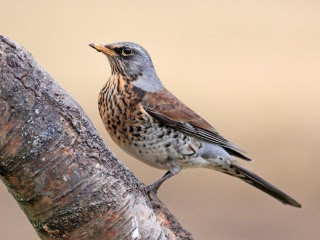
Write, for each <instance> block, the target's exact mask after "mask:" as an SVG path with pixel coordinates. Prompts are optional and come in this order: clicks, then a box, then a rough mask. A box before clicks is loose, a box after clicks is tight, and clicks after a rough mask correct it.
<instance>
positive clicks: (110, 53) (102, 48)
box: [89, 43, 118, 57]
mask: <svg viewBox="0 0 320 240" xmlns="http://www.w3.org/2000/svg"><path fill="white" fill-rule="evenodd" d="M89 46H90V47H92V48H94V49H96V50H97V51H98V52H102V53H104V54H106V55H107V56H111V57H112V56H117V55H118V54H117V53H116V52H115V51H113V50H112V49H110V48H107V47H106V46H104V45H100V44H94V43H90V44H89Z"/></svg>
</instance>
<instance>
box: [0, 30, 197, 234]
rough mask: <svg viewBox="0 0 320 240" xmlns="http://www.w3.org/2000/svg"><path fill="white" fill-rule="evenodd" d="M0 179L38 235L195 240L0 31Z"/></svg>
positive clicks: (74, 105) (71, 102) (58, 89)
mask: <svg viewBox="0 0 320 240" xmlns="http://www.w3.org/2000/svg"><path fill="white" fill-rule="evenodd" d="M0 177H1V179H2V180H3V182H4V183H5V184H6V186H7V188H8V190H9V191H10V192H11V194H12V195H13V196H14V197H15V199H16V200H17V201H18V203H19V205H20V207H21V208H22V210H23V211H24V212H25V214H26V215H27V217H28V219H29V220H30V222H31V223H32V225H33V227H34V228H35V230H36V231H37V233H38V235H39V237H40V238H41V239H97V240H99V239H193V238H192V236H191V234H190V233H188V232H187V231H186V230H184V229H183V228H182V227H181V226H180V224H179V223H178V221H177V220H176V219H175V217H174V216H173V215H172V214H171V213H170V212H169V211H168V209H167V208H166V207H165V206H164V205H163V204H162V203H161V201H160V200H159V199H158V198H157V197H156V196H148V195H147V194H146V193H145V191H144V188H145V186H144V185H143V184H142V183H140V182H139V181H138V180H137V178H136V177H135V176H134V175H133V174H132V173H131V172H130V170H128V169H127V168H126V167H124V166H123V164H122V163H121V162H119V161H118V159H117V158H116V157H115V156H114V155H113V154H112V153H111V152H110V150H109V149H108V147H107V146H106V145H105V143H104V142H103V140H102V139H101V137H100V136H99V134H98V133H97V131H96V129H95V128H94V127H93V125H92V123H91V122H90V120H89V119H88V117H87V116H86V114H85V113H84V112H83V110H82V109H81V107H80V106H79V105H78V104H77V103H76V102H75V101H74V100H73V99H72V98H71V97H70V96H69V95H68V94H67V93H66V92H65V91H64V90H63V89H62V88H61V87H60V86H59V85H58V84H57V83H56V82H55V81H54V80H53V79H52V78H51V77H50V76H49V74H48V73H46V72H45V71H44V70H43V69H42V68H41V67H40V66H39V65H38V64H37V63H36V62H35V60H34V59H33V57H32V56H31V54H30V53H28V52H27V51H26V50H24V49H23V48H22V47H20V46H18V45H17V44H15V43H13V42H12V41H10V40H9V39H8V38H5V37H3V36H1V35H0Z"/></svg>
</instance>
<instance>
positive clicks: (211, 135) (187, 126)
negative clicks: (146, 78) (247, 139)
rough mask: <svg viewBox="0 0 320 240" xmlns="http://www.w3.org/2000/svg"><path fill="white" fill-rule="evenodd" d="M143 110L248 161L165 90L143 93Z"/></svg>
mask: <svg viewBox="0 0 320 240" xmlns="http://www.w3.org/2000/svg"><path fill="white" fill-rule="evenodd" d="M142 106H143V108H144V110H145V111H146V112H147V113H149V114H150V115H151V116H152V117H153V118H155V119H157V120H158V121H160V122H161V123H163V124H165V125H167V126H170V127H172V128H174V129H177V130H180V131H182V132H184V133H186V134H188V135H192V136H194V137H196V138H198V139H201V140H204V141H207V142H211V143H214V144H217V145H219V146H221V147H223V148H224V149H225V150H226V151H227V152H228V153H229V154H231V155H234V156H236V157H240V158H242V159H244V160H247V161H250V159H249V158H248V157H246V156H245V155H244V153H245V152H244V151H243V150H241V149H240V148H238V147H237V146H235V145H234V144H232V143H231V142H229V141H228V140H227V139H225V138H224V137H222V136H221V135H220V134H219V133H218V132H217V131H216V130H215V129H214V128H213V127H212V126H211V125H210V124H209V123H207V122H206V121H205V120H204V119H203V118H201V117H200V116H199V115H198V114H196V113H195V112H194V111H192V110H191V109H190V108H188V107H187V106H186V105H185V104H183V103H182V102H181V101H180V100H179V99H177V98H176V97H175V96H174V95H172V94H171V93H170V92H169V91H167V90H162V91H160V92H156V93H150V92H148V93H145V94H144V96H143V97H142Z"/></svg>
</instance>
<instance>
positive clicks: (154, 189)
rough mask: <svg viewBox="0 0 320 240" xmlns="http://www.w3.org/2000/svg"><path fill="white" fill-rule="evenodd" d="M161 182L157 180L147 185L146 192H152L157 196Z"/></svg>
mask: <svg viewBox="0 0 320 240" xmlns="http://www.w3.org/2000/svg"><path fill="white" fill-rule="evenodd" d="M161 183H162V182H161ZM161 183H159V182H155V183H153V184H151V185H149V186H146V188H145V191H146V193H148V194H150V193H152V194H154V195H156V196H157V194H158V190H159V188H160V186H161Z"/></svg>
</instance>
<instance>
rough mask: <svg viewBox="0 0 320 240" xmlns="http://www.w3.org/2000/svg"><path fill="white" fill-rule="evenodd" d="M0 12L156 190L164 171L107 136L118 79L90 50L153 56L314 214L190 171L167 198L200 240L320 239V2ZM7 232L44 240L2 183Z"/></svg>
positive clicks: (84, 4) (52, 5)
mask: <svg viewBox="0 0 320 240" xmlns="http://www.w3.org/2000/svg"><path fill="white" fill-rule="evenodd" d="M133 2H135V3H133ZM0 9H1V11H0V34H4V35H6V36H8V37H10V38H11V39H13V40H14V41H17V42H19V43H20V44H21V45H23V46H25V48H26V49H28V50H29V51H30V52H31V53H32V54H33V56H34V57H35V58H36V59H37V61H38V62H39V63H40V64H41V65H42V66H43V67H44V68H45V69H46V70H47V71H48V72H49V73H50V74H51V75H52V76H53V77H54V78H55V79H56V80H57V81H58V82H59V83H60V84H61V85H62V86H63V88H64V89H66V90H67V91H68V92H69V93H70V94H71V95H72V96H73V97H74V98H75V99H76V100H77V101H78V102H79V103H80V104H81V106H82V107H83V108H84V110H85V111H86V112H87V113H88V115H89V116H90V118H91V119H92V121H93V123H94V125H95V126H96V128H97V129H98V130H99V132H100V133H101V135H102V136H103V137H104V138H105V140H106V142H107V143H108V144H109V145H110V147H111V149H112V150H113V151H114V152H115V153H116V155H117V156H118V157H119V158H120V159H122V161H123V162H124V164H125V165H127V166H128V167H129V168H130V169H132V170H133V171H134V173H135V174H136V175H137V176H138V178H139V179H140V180H141V181H143V182H144V183H146V184H150V183H152V182H153V181H155V180H156V179H158V178H159V177H160V176H162V174H164V172H163V171H160V170H156V169H152V168H150V167H148V166H146V165H144V164H142V163H140V162H138V161H137V160H135V159H132V158H131V157H129V156H128V155H126V154H125V153H123V152H122V151H121V150H120V149H119V148H118V147H116V146H115V145H114V144H113V143H112V142H111V141H110V138H109V137H108V136H107V133H106V131H104V128H103V125H102V122H101V120H100V118H99V115H98V111H97V95H98V93H99V91H100V88H101V87H102V85H103V84H104V82H105V81H106V80H107V77H108V75H109V74H110V68H109V65H108V63H107V59H106V58H105V57H104V56H102V55H101V54H98V53H97V52H95V51H93V50H92V49H91V48H90V47H88V43H90V42H97V43H110V42H115V41H133V42H137V43H140V44H141V45H143V46H144V47H145V48H146V49H147V50H148V51H149V52H150V54H151V56H152V58H153V60H154V64H155V66H156V69H157V72H158V75H159V76H160V78H161V79H162V81H163V83H164V84H165V85H166V87H167V88H168V89H169V90H171V91H172V92H173V93H174V94H175V95H176V96H178V97H179V98H180V99H181V100H183V101H184V102H185V103H186V104H187V105H189V106H190V107H191V108H193V109H194V110H196V111H197V112H198V113H199V114H200V115H202V116H203V117H204V118H205V119H206V120H207V121H208V122H210V123H212V124H213V125H214V126H215V127H216V128H217V129H218V130H219V131H220V132H221V133H222V134H223V135H224V136H226V137H228V138H229V139H230V140H232V141H233V142H235V143H237V144H238V145H240V146H241V147H243V148H244V149H246V150H247V151H248V152H249V153H250V156H251V157H252V158H254V159H255V162H253V163H248V164H245V165H246V166H248V167H250V168H251V169H253V170H255V172H256V173H258V174H259V175H261V176H263V177H264V178H266V179H267V180H270V182H272V183H274V184H275V185H276V186H278V187H279V188H281V189H283V190H285V191H286V192H287V193H289V194H290V195H292V196H293V197H295V198H296V199H297V200H299V201H300V202H301V203H302V204H303V208H302V209H295V208H291V207H288V206H284V205H282V204H281V203H279V202H277V201H275V200H273V199H272V198H270V197H268V196H267V195H265V194H264V193H262V192H259V191H256V190H255V189H253V188H252V187H250V186H248V185H246V184H244V183H242V182H240V181H239V180H237V179H233V178H231V177H229V176H226V175H223V174H220V173H217V172H214V171H210V170H201V169H194V170H187V171H184V172H182V173H181V174H179V175H178V176H177V177H175V178H174V179H172V180H170V181H168V182H166V183H165V184H164V185H163V187H162V188H161V190H160V197H161V199H162V200H163V201H164V202H165V203H166V204H167V205H168V207H169V208H170V210H171V211H172V212H173V213H174V214H175V215H176V216H177V217H178V219H179V220H180V221H181V223H182V224H183V226H185V227H186V228H187V229H189V230H190V231H191V232H192V233H193V234H194V236H195V237H196V238H197V239H208V240H209V239H223V240H225V239H246V240H248V239H259V240H270V239H291V240H295V239H319V234H318V233H319V227H320V188H319V180H320V176H319V169H320V151H319V148H320V140H319V133H320V111H319V105H320V2H319V1H317V0H314V1H312V0H304V1H302V0H301V1H270V0H265V1H264V0H262V1H255V0H252V1H249V0H245V1H226V0H221V1H202V2H201V3H200V1H197V3H196V1H193V2H191V1H158V3H151V1H127V2H122V1H70V0H69V1H62V0H59V1H57V0H56V1H43V0H41V1H40V0H38V1H12V0H10V1H8V0H6V1H5V0H0ZM0 127H1V126H0ZM0 233H1V235H0V238H1V239H6V240H7V239H9V240H11V239H13V240H15V239H27V240H28V239H38V237H37V235H36V234H35V233H34V230H33V229H32V226H31V224H30V223H28V221H27V219H26V218H25V216H24V215H23V213H22V211H21V210H20V209H19V207H18V205H17V203H16V202H15V201H14V200H13V198H12V197H11V195H10V194H9V193H8V192H7V190H6V188H5V186H3V185H2V184H1V185H0Z"/></svg>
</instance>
